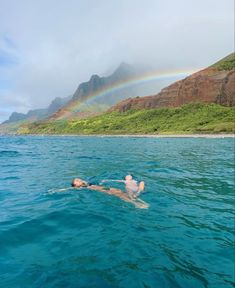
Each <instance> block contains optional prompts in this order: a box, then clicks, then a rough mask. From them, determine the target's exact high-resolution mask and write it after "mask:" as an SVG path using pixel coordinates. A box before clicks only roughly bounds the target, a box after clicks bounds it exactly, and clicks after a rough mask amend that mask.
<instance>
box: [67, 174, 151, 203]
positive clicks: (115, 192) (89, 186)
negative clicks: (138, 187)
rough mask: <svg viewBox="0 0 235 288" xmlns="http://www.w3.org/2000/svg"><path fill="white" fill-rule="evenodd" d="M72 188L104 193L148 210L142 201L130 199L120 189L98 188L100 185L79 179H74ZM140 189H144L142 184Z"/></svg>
mask: <svg viewBox="0 0 235 288" xmlns="http://www.w3.org/2000/svg"><path fill="white" fill-rule="evenodd" d="M106 181H107V180H106ZM71 185H72V187H74V188H87V189H89V190H95V191H99V192H102V193H106V194H109V195H113V196H116V197H119V198H120V199H122V200H124V201H126V202H129V203H132V204H134V205H135V206H136V207H138V208H148V207H149V205H148V204H147V203H145V202H144V201H142V200H141V199H133V198H130V197H129V195H128V194H127V193H125V192H123V191H121V190H120V189H116V188H106V187H104V186H100V185H93V184H89V183H88V182H86V181H84V180H82V179H80V178H75V179H74V180H73V181H72V184H71ZM142 185H143V186H142V188H144V183H143V184H142Z"/></svg>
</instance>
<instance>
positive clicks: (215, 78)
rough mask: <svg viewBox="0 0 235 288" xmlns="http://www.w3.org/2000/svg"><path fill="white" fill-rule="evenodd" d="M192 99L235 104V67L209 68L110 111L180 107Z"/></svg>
mask: <svg viewBox="0 0 235 288" xmlns="http://www.w3.org/2000/svg"><path fill="white" fill-rule="evenodd" d="M192 102H202V103H217V104H220V105H223V106H235V69H233V70H231V71H218V70H217V69H215V68H207V69H204V70H202V71H199V72H197V73H194V74H192V75H191V76H189V77H187V78H185V79H183V80H180V81H177V82H175V83H173V84H172V85H170V86H168V87H166V88H164V89H162V90H161V92H160V93H158V94H157V95H153V96H147V97H137V98H129V99H126V100H124V101H122V102H119V103H118V104H116V105H115V106H113V107H112V108H111V109H110V110H109V111H119V112H125V111H127V110H130V109H144V108H146V109H148V108H160V107H177V106H181V105H184V104H188V103H192Z"/></svg>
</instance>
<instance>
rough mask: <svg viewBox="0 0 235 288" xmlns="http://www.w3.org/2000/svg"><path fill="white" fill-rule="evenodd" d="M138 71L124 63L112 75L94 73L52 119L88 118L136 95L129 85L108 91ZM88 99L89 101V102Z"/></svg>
mask: <svg viewBox="0 0 235 288" xmlns="http://www.w3.org/2000/svg"><path fill="white" fill-rule="evenodd" d="M136 73H137V72H136V71H135V69H134V68H133V67H131V66H130V65H128V64H126V63H122V64H120V66H119V67H118V68H117V69H116V70H115V71H114V72H113V74H111V75H110V76H107V77H100V76H98V75H96V74H95V75H92V76H91V78H90V80H89V81H87V82H84V83H81V84H80V85H79V86H78V88H77V90H76V91H75V93H74V95H73V97H72V99H71V101H70V102H69V103H68V104H67V105H65V106H64V107H62V108H61V109H59V110H58V111H57V112H56V113H55V114H54V115H52V117H50V120H60V119H73V118H87V117H89V116H92V115H96V114H97V113H99V112H103V111H104V110H107V109H108V108H109V107H111V106H112V105H114V104H115V103H117V102H118V101H120V100H122V99H125V98H127V97H130V96H133V95H136V91H135V90H134V89H133V87H127V88H126V89H122V90H121V91H112V90H111V91H108V90H109V87H112V86H115V85H116V84H118V83H119V82H121V81H124V80H128V79H131V78H132V77H134V76H135V75H136ZM105 90H107V93H103V95H102V96H101V97H98V98H96V97H94V95H96V94H97V93H100V92H102V91H105ZM88 100H89V103H88V104H87V101H88ZM75 107H76V108H75Z"/></svg>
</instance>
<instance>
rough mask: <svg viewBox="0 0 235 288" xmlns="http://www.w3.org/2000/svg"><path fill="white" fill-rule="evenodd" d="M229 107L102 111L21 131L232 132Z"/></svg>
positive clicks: (119, 132) (234, 128)
mask: <svg viewBox="0 0 235 288" xmlns="http://www.w3.org/2000/svg"><path fill="white" fill-rule="evenodd" d="M234 112H235V108H234V107H233V108H232V107H223V106H220V105H217V104H208V105H205V104H200V103H194V104H188V105H184V106H182V107H177V108H161V109H160V108H158V109H148V110H130V111H128V112H125V113H119V112H113V113H104V114H101V115H99V116H95V117H91V118H88V119H80V120H79V119H77V120H70V121H66V120H63V121H54V122H41V123H40V122H38V123H32V124H29V125H27V126H22V127H21V128H20V129H19V130H18V132H19V133H21V134H83V135H86V134H185V133H186V134H187V133H188V134H191V133H234V132H235V127H234Z"/></svg>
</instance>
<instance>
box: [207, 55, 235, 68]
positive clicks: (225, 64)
mask: <svg viewBox="0 0 235 288" xmlns="http://www.w3.org/2000/svg"><path fill="white" fill-rule="evenodd" d="M212 67H214V68H217V69H218V70H219V71H222V70H232V69H233V68H235V53H231V54H230V55H228V56H227V57H225V58H223V59H221V60H220V61H218V62H217V63H215V64H214V65H212Z"/></svg>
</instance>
